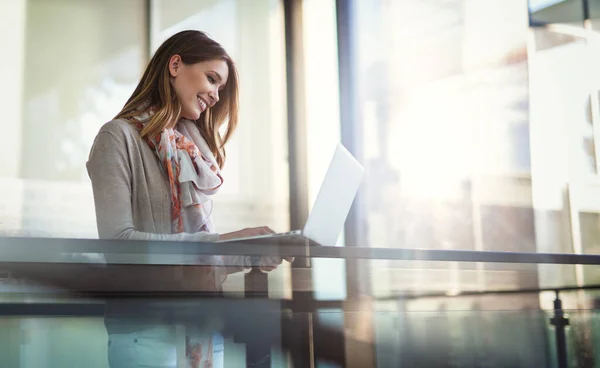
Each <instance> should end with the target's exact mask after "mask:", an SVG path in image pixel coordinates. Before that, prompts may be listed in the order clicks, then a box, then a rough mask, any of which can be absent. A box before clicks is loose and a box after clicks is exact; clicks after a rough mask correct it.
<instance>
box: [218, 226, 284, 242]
mask: <svg viewBox="0 0 600 368" xmlns="http://www.w3.org/2000/svg"><path fill="white" fill-rule="evenodd" d="M274 233H275V231H273V230H271V228H269V227H268V226H260V227H247V228H245V229H242V230H238V231H233V232H231V233H225V234H220V235H219V240H231V239H238V238H247V237H250V236H259V235H268V234H274Z"/></svg>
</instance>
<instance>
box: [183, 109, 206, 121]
mask: <svg viewBox="0 0 600 368" xmlns="http://www.w3.org/2000/svg"><path fill="white" fill-rule="evenodd" d="M200 114H201V112H200V110H194V111H191V112H187V113H182V114H181V117H182V118H184V119H188V120H198V119H200Z"/></svg>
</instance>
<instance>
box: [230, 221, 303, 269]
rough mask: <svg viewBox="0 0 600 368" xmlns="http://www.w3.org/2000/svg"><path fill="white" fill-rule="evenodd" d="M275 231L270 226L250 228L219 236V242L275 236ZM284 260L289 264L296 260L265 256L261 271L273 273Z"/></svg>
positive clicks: (262, 260)
mask: <svg viewBox="0 0 600 368" xmlns="http://www.w3.org/2000/svg"><path fill="white" fill-rule="evenodd" d="M274 233H275V231H273V230H272V229H271V228H269V227H268V226H260V227H248V228H245V229H242V230H238V231H233V232H230V233H225V234H220V235H219V240H225V241H227V240H231V239H238V238H247V237H251V236H260V235H268V234H274ZM283 260H286V261H288V262H290V263H291V262H293V261H294V258H293V257H284V258H281V257H277V256H264V257H260V261H259V267H260V269H261V271H264V272H269V271H273V270H274V269H276V268H277V266H279V265H280V264H281V263H282V262H283Z"/></svg>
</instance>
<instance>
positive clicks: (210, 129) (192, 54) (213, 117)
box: [115, 30, 239, 167]
mask: <svg viewBox="0 0 600 368" xmlns="http://www.w3.org/2000/svg"><path fill="white" fill-rule="evenodd" d="M173 55H179V56H180V57H181V61H182V62H183V63H184V64H187V65H190V64H195V63H199V62H203V61H210V60H223V61H225V62H226V63H227V66H228V68H229V78H227V83H226V84H225V86H224V87H223V91H222V92H221V93H220V95H219V98H220V99H219V102H218V103H217V104H216V105H214V106H213V107H211V108H209V109H207V110H205V111H204V112H203V113H202V114H201V115H200V118H199V119H198V120H197V121H196V125H197V126H198V129H199V130H200V133H201V134H202V137H203V138H204V140H206V143H207V144H208V146H209V148H210V150H211V151H212V153H213V155H214V156H215V158H216V160H217V163H218V164H219V166H220V167H223V165H224V164H225V157H226V155H225V144H226V143H227V141H229V139H230V138H231V136H232V135H233V133H234V131H235V129H236V127H237V124H238V106H239V96H238V74H237V69H236V67H235V64H234V62H233V60H232V59H231V57H230V56H229V55H228V54H227V52H226V51H225V49H224V48H223V47H222V46H221V45H220V44H219V43H218V42H216V41H214V40H213V39H211V38H210V37H209V36H208V35H206V34H205V33H204V32H200V31H192V30H189V31H182V32H179V33H177V34H175V35H173V36H171V37H170V38H169V39H167V40H166V41H165V42H164V43H163V44H162V45H161V46H160V47H159V48H158V50H157V51H156V53H155V54H154V56H153V57H152V59H151V60H150V63H149V64H148V66H147V67H146V70H145V71H144V74H143V76H142V79H141V80H140V82H139V83H138V85H137V87H136V89H135V91H133V94H132V95H131V97H129V100H127V103H126V104H125V106H124V107H123V109H122V110H121V112H119V114H117V116H116V117H115V119H128V118H132V117H135V116H137V115H139V114H140V112H144V111H146V110H148V109H152V110H153V111H154V115H153V116H152V117H151V118H150V121H148V122H147V123H146V124H145V125H144V128H143V129H142V131H141V136H142V137H143V138H144V137H150V138H154V137H156V136H157V135H158V134H160V133H161V132H162V131H163V130H165V129H167V128H173V127H174V126H175V125H176V124H177V121H178V120H179V118H180V117H181V104H180V102H179V100H178V99H177V95H176V94H175V90H174V88H173V86H172V85H171V82H170V78H171V75H170V73H169V60H170V59H171V57H172V56H173ZM224 124H227V128H226V129H225V132H224V134H223V135H221V133H220V131H221V127H222V126H223V125H224Z"/></svg>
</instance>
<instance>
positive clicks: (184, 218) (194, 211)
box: [135, 113, 223, 233]
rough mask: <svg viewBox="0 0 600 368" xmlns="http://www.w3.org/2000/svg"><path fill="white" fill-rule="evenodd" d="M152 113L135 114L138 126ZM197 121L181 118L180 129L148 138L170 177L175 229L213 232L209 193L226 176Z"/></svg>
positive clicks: (213, 192)
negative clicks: (195, 125)
mask: <svg viewBox="0 0 600 368" xmlns="http://www.w3.org/2000/svg"><path fill="white" fill-rule="evenodd" d="M151 116H152V113H142V114H140V115H139V116H138V117H136V118H135V119H136V120H137V122H136V127H137V128H138V129H139V130H141V129H142V128H143V127H144V123H145V122H146V121H148V119H149V118H150V117H151ZM194 124H195V123H194V122H192V121H189V120H185V119H181V120H180V121H179V123H178V124H177V129H165V130H163V131H162V132H161V133H160V134H159V135H157V136H156V137H154V138H152V139H151V138H149V137H146V138H145V141H146V142H147V143H148V145H149V146H150V148H151V149H152V150H153V151H154V152H155V153H156V155H157V157H158V159H159V161H160V163H161V166H162V169H163V171H164V172H165V174H166V175H167V177H168V179H169V189H170V195H171V231H172V232H173V233H182V232H187V233H195V232H198V231H208V232H214V226H213V224H212V221H211V213H212V200H211V199H210V196H211V195H213V194H215V193H216V192H217V190H218V189H219V187H220V186H221V185H222V184H223V177H222V176H221V171H220V169H219V166H218V165H217V162H216V160H215V158H214V156H213V154H212V153H211V151H210V149H209V148H208V145H207V144H206V141H205V140H204V139H203V138H202V136H201V135H200V134H199V132H198V130H197V129H196V128H194ZM182 133H183V134H182ZM184 134H187V136H188V137H189V138H188V137H186V135H184ZM196 143H197V144H196Z"/></svg>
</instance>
